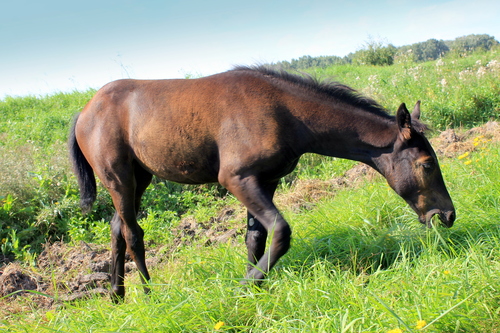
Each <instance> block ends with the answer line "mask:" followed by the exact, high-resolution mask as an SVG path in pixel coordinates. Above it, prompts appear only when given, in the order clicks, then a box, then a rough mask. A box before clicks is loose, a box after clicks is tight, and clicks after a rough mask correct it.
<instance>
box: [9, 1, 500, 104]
mask: <svg viewBox="0 0 500 333" xmlns="http://www.w3.org/2000/svg"><path fill="white" fill-rule="evenodd" d="M0 5H1V6H0V8H1V11H0V99H1V98H4V97H5V96H6V95H11V96H22V95H28V94H31V95H45V94H51V93H54V92H58V91H72V90H75V89H77V90H85V89H88V88H99V87H101V86H102V85H104V84H105V83H107V82H109V81H112V80H116V79H121V78H128V77H132V78H140V79H158V78H179V77H184V76H185V75H186V74H193V75H209V74H213V73H217V72H221V71H225V70H228V69H230V68H232V67H233V66H234V65H251V64H255V63H268V62H277V61H281V60H291V59H292V58H299V57H301V56H303V55H311V56H320V55H338V56H344V55H346V54H348V53H350V52H355V51H356V50H358V49H360V48H361V47H362V45H363V44H364V43H365V42H366V41H367V40H369V38H370V36H372V37H373V38H375V39H379V38H380V39H383V40H385V41H387V42H389V43H392V44H394V45H396V46H401V45H407V44H411V43H415V42H421V41H425V40H427V39H430V38H436V39H445V40H446V39H454V38H456V37H459V36H463V35H468V34H489V35H491V36H494V37H496V39H497V40H499V39H500V1H498V0H475V1H470V0H449V1H444V0H420V1H411V0H385V1H373V0H360V1H356V0H351V1H345V0H342V1H338V0H329V1H326V0H286V1H285V0H278V1H273V0H253V1H243V2H242V1H236V0H184V1H170V0H169V1H159V0H121V1H115V0H111V1H108V0H98V1H96V0H86V1H75V0H64V1H60V0H44V1H39V0H15V1H7V0H0Z"/></svg>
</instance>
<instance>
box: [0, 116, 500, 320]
mask: <svg viewBox="0 0 500 333" xmlns="http://www.w3.org/2000/svg"><path fill="white" fill-rule="evenodd" d="M477 138H481V140H491V141H495V142H498V141H500V124H499V123H498V122H488V123H487V124H485V125H483V126H481V127H477V128H473V129H471V130H468V131H455V130H451V129H450V130H447V131H444V132H441V133H440V135H439V136H438V137H436V138H434V139H432V140H431V143H432V145H433V147H434V149H435V150H436V153H437V154H438V156H441V158H442V157H448V158H451V157H456V156H458V155H460V154H464V153H465V152H471V151H474V150H476V149H478V147H477V145H475V143H477V141H478V139H477ZM367 177H368V178H371V177H377V173H376V172H375V171H374V170H373V169H371V168H369V167H367V166H365V165H363V164H359V165H356V166H355V167H353V168H352V169H351V170H349V171H347V172H346V173H345V174H344V175H343V176H342V177H338V178H335V179H332V180H328V181H320V180H298V181H296V182H295V183H294V185H293V189H292V190H291V191H288V192H287V193H278V194H277V195H276V202H277V205H278V206H281V207H287V209H292V210H300V209H311V208H313V206H314V203H315V202H317V201H318V200H319V199H322V198H325V197H331V196H334V195H335V192H336V191H337V190H338V189H339V188H342V187H346V186H351V187H352V186H356V185H357V184H359V183H360V182H361V181H363V180H364V179H366V178H367ZM245 214H246V212H245V209H244V208H243V207H242V206H238V207H225V208H224V209H222V210H221V211H220V212H219V214H218V216H216V217H214V218H212V219H210V220H209V221H208V222H206V223H203V222H199V221H196V219H195V218H193V217H189V216H188V217H186V218H184V219H183V220H182V221H181V223H180V224H179V225H178V226H177V227H176V229H175V230H174V234H175V235H176V236H175V241H174V246H175V247H176V246H179V245H187V244H190V243H192V242H195V241H197V242H199V241H200V240H202V243H203V245H211V244H217V243H226V242H234V241H235V238H236V237H237V236H238V235H242V234H243V233H244V232H245V230H244V227H245V226H244V225H241V226H239V227H237V228H231V227H228V226H227V223H226V222H227V221H228V220H229V219H235V218H237V219H241V220H243V219H244V217H245ZM159 250H160V248H157V249H151V250H148V252H147V255H146V257H147V263H148V265H149V266H150V267H154V266H158V265H160V264H161V260H162V258H165V257H166V256H165V255H164V254H163V255H161V256H160V255H157V254H158V252H159ZM161 250H162V253H164V252H165V251H164V249H161ZM167 251H168V250H167ZM0 259H2V260H0V309H1V310H0V314H12V313H16V312H20V311H26V310H27V309H28V308H32V307H38V308H45V309H50V308H53V307H55V306H57V305H58V304H60V302H64V301H74V300H77V299H82V298H85V297H90V296H93V295H103V296H104V295H108V294H109V280H110V267H111V262H110V259H111V254H110V251H109V249H108V248H107V246H104V245H95V244H87V243H84V242H81V243H80V244H78V245H73V246H70V245H68V244H65V243H62V242H55V243H52V244H46V246H45V249H44V250H43V252H42V253H41V254H40V255H39V256H38V258H37V265H36V268H34V267H24V266H23V265H21V264H20V263H17V262H10V261H9V260H8V258H0ZM134 270H135V264H134V263H133V262H131V261H130V258H129V257H127V262H126V271H127V272H131V271H134Z"/></svg>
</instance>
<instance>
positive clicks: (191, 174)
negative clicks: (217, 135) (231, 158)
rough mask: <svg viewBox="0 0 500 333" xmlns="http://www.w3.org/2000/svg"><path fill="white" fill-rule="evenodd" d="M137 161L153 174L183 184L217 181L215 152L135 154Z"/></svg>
mask: <svg viewBox="0 0 500 333" xmlns="http://www.w3.org/2000/svg"><path fill="white" fill-rule="evenodd" d="M136 155H137V157H138V161H139V163H140V164H141V165H143V166H144V167H145V168H146V169H147V170H148V171H149V172H151V173H152V174H153V175H155V176H157V177H159V178H162V179H166V180H170V181H174V182H178V183H184V184H204V183H213V182H216V181H217V174H218V161H217V157H216V156H217V155H215V154H206V153H205V154H204V153H201V152H199V153H197V154H193V153H184V154H183V153H177V154H173V153H170V154H161V153H160V154H148V153H147V152H143V153H142V154H136Z"/></svg>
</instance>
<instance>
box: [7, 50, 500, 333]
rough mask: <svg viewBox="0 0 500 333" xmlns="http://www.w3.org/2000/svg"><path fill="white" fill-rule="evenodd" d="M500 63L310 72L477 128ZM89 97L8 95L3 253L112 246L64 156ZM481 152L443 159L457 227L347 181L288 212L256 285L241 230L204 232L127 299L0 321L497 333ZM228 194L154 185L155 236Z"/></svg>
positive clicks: (492, 195)
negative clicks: (288, 229) (232, 236)
mask: <svg viewBox="0 0 500 333" xmlns="http://www.w3.org/2000/svg"><path fill="white" fill-rule="evenodd" d="M499 60H500V59H499V55H498V50H493V51H491V52H488V53H476V54H473V55H470V56H469V57H466V58H450V57H448V58H444V59H441V60H438V61H434V62H428V63H423V64H414V63H411V62H409V61H406V62H405V61H404V59H403V60H400V62H399V63H398V64H396V65H394V66H391V67H366V66H365V67H356V66H334V67H331V68H328V69H326V70H316V73H317V75H318V76H320V77H325V76H332V75H333V76H335V77H336V79H337V80H339V81H341V82H344V83H346V84H348V85H351V86H353V87H355V88H357V89H359V90H361V91H362V92H364V93H366V94H368V95H370V96H372V97H374V98H375V99H376V100H378V101H380V102H381V103H382V104H383V105H384V106H386V107H388V108H390V109H392V110H395V109H396V108H397V106H398V105H399V103H400V102H403V101H404V102H407V103H413V102H415V101H416V100H417V99H421V100H422V102H423V118H424V121H426V122H429V123H430V124H431V125H432V126H434V127H436V128H446V127H448V126H460V125H463V126H465V127H470V126H474V125H476V124H480V123H481V122H484V121H486V120H489V119H490V118H491V117H493V118H498V115H499V114H498V112H499V108H500V106H499V105H500V103H499V92H500V87H499V86H498V82H500V81H499V80H498V79H499V77H498V75H499V69H498V67H497V65H498V61H499ZM92 94H93V91H88V92H83V93H77V92H75V93H74V94H57V95H54V96H47V97H24V98H6V99H5V100H3V101H0V240H1V244H0V245H1V251H2V254H8V255H15V256H16V257H17V258H18V259H24V260H28V261H29V262H34V258H35V257H36V253H37V251H38V250H39V244H41V243H43V242H45V241H46V240H47V239H49V240H55V239H64V240H67V241H79V240H84V241H93V242H106V243H107V242H108V241H109V236H108V234H109V230H108V223H107V221H108V220H109V218H110V217H111V214H112V207H111V204H110V200H109V196H108V195H107V193H106V191H104V190H100V191H99V197H98V200H97V203H96V205H95V207H94V211H93V212H92V214H90V215H89V216H87V217H83V216H81V214H80V213H79V209H78V193H77V188H76V182H75V179H74V177H73V175H72V174H71V172H70V170H69V165H68V162H67V157H66V155H67V153H66V144H65V142H66V138H67V133H68V130H69V124H70V123H71V119H72V117H73V114H75V113H76V112H78V111H79V110H80V109H81V108H82V107H83V105H84V104H85V103H86V102H87V100H89V99H90V98H91V96H92ZM485 147H486V148H487V149H484V150H481V152H477V153H472V154H471V155H470V156H469V157H467V158H466V159H457V158H453V159H445V160H444V161H443V163H442V170H443V173H444V176H445V179H446V181H447V184H448V188H449V191H450V193H451V195H452V197H453V200H454V202H455V205H456V207H457V214H458V219H457V221H456V225H455V226H454V227H453V228H451V229H449V230H448V229H442V228H435V229H431V230H427V229H425V228H423V227H422V226H420V225H419V224H418V222H416V218H415V216H414V213H413V212H412V211H411V210H410V208H408V206H407V205H406V203H404V202H403V201H402V200H401V199H400V198H399V197H397V196H396V195H395V194H394V193H393V192H392V190H390V189H389V188H388V186H387V185H386V183H385V181H384V180H383V179H381V178H376V179H375V180H373V181H372V182H370V183H366V184H363V186H360V187H359V188H357V189H356V190H354V189H340V190H338V192H336V193H334V200H332V199H331V198H330V199H325V200H324V201H321V202H318V203H315V207H314V209H312V210H310V209H302V210H292V209H289V210H288V209H287V207H281V208H282V209H283V210H284V214H285V216H286V217H287V219H288V220H289V221H290V222H291V224H292V227H293V230H294V238H293V245H292V249H291V250H290V251H289V253H288V254H287V255H286V256H285V257H284V258H283V260H281V261H280V262H279V264H278V266H277V267H276V269H275V270H273V271H272V272H271V274H270V277H269V280H268V281H267V282H265V283H264V285H263V286H262V288H258V287H255V286H250V287H242V286H240V284H239V280H240V278H241V277H242V273H243V272H242V270H243V267H244V265H245V258H246V254H245V249H244V240H243V237H242V236H239V238H237V241H236V244H235V245H233V244H231V243H228V244H218V245H213V246H210V247H207V246H205V245H204V242H203V241H200V243H195V244H193V245H190V246H187V245H186V246H180V247H178V248H177V249H176V250H175V251H173V253H172V254H171V259H170V260H169V261H168V262H167V263H166V264H165V265H162V266H160V267H157V268H154V269H153V272H152V276H153V283H154V284H153V286H152V287H153V290H154V292H153V294H152V295H149V296H145V295H143V294H142V289H141V288H140V286H139V285H138V284H139V279H138V277H137V276H135V275H131V276H129V277H128V279H127V280H126V283H127V290H128V291H129V294H128V297H127V300H126V302H125V303H124V304H120V305H112V304H111V303H110V302H109V301H108V300H107V299H105V298H104V299H102V298H97V297H96V298H94V299H90V300H85V301H77V302H74V303H66V304H63V305H62V306H61V307H59V308H57V309H56V310H51V311H48V312H47V311H46V310H38V309H37V307H36V304H30V303H29V300H25V302H27V303H26V304H27V306H28V307H30V306H31V309H30V310H28V311H24V312H23V313H22V314H20V315H7V316H6V317H5V318H3V319H2V318H0V330H2V329H5V330H7V331H12V332H16V331H23V332H26V331H28V332H31V331H36V332H39V331H61V332H91V331H92V332H107V331H136V332H178V331H187V332H203V331H210V332H213V331H215V330H218V331H228V332H239V331H241V332H289V331H314V332H387V331H390V330H392V332H398V329H399V330H402V331H405V332H412V331H418V330H420V329H422V330H424V331H426V332H498V331H500V326H499V324H498V323H499V322H500V318H499V316H500V310H499V309H500V308H499V305H498V304H499V302H498V301H499V298H498V290H499V289H500V281H499V280H500V276H499V275H498V271H499V269H500V267H499V266H500V259H499V258H500V252H499V251H500V250H499V249H500V231H499V230H500V229H499V228H498V221H499V220H500V209H499V207H500V197H499V195H498V193H500V188H499V186H500V183H499V181H498V179H500V175H499V169H498V167H496V166H497V165H499V163H500V160H499V158H500V157H499V156H500V154H499V153H500V147H499V146H498V144H496V145H492V144H489V143H488V145H487V146H485ZM464 161H465V162H467V163H464ZM352 164H353V163H352V162H350V161H340V160H335V159H329V158H323V157H318V156H305V158H304V159H303V161H301V163H300V164H299V166H298V168H297V170H296V171H294V173H292V174H291V175H289V176H287V177H286V179H285V181H284V182H283V183H282V185H281V187H280V191H287V190H288V189H289V188H290V187H291V184H292V183H293V181H294V180H296V179H307V178H319V179H324V180H326V179H330V178H332V177H339V176H341V175H342V174H343V173H344V172H345V171H346V170H347V169H349V168H350V167H351V166H352ZM193 189H194V190H193ZM228 200H229V202H230V203H231V204H234V202H235V201H234V198H232V197H231V196H229V197H228V196H227V194H226V193H225V192H224V191H223V190H222V189H221V188H220V187H214V186H200V187H194V188H193V187H187V186H181V185H176V184H171V183H164V182H160V181H156V182H155V184H154V185H152V186H151V187H150V189H149V191H148V192H147V194H146V196H145V205H144V207H148V208H147V210H146V211H145V213H143V214H142V215H141V216H144V217H145V218H143V219H142V220H141V225H142V226H143V228H144V229H145V230H146V237H147V241H148V242H150V243H152V244H159V243H164V244H171V243H172V241H173V239H172V234H171V233H170V232H169V230H171V228H172V226H174V225H175V224H176V223H178V222H179V221H180V219H181V218H182V217H183V216H185V215H186V214H189V215H193V216H195V218H197V219H203V218H205V219H208V217H207V216H213V215H215V214H216V212H217V211H218V210H219V209H220V208H221V207H222V206H223V205H226V204H227V203H228ZM242 222H243V221H242ZM55 282H56V281H54V283H55ZM2 325H3V326H2ZM417 326H418V328H417Z"/></svg>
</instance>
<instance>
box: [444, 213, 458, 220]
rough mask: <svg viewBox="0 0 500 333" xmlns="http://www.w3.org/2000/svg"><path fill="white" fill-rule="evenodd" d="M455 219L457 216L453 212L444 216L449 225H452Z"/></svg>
mask: <svg viewBox="0 0 500 333" xmlns="http://www.w3.org/2000/svg"><path fill="white" fill-rule="evenodd" d="M456 217H457V216H456V214H455V212H454V211H451V212H449V213H448V214H446V219H447V220H448V222H449V223H453V222H454V221H455V218H456Z"/></svg>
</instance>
